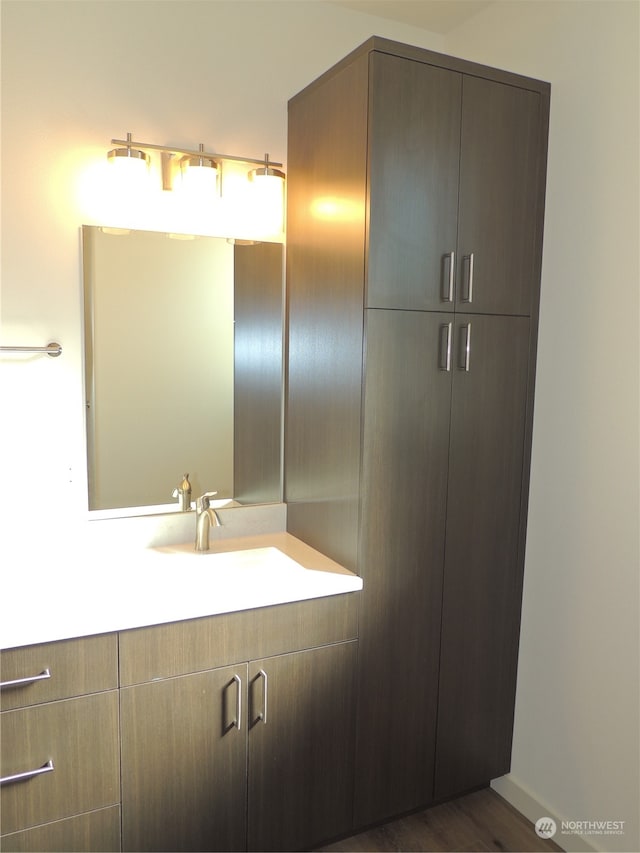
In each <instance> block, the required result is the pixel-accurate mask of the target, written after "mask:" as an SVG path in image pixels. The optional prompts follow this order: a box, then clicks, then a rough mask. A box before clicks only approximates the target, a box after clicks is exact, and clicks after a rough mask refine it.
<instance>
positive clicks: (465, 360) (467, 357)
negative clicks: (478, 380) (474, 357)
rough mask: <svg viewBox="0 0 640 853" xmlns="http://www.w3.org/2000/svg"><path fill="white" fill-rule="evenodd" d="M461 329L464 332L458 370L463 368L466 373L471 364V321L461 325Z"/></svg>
mask: <svg viewBox="0 0 640 853" xmlns="http://www.w3.org/2000/svg"><path fill="white" fill-rule="evenodd" d="M462 331H463V332H464V338H463V344H462V359H461V364H460V370H464V371H466V372H467V373H468V372H469V369H470V366H471V323H467V325H466V326H462Z"/></svg>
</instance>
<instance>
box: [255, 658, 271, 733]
mask: <svg viewBox="0 0 640 853" xmlns="http://www.w3.org/2000/svg"><path fill="white" fill-rule="evenodd" d="M258 678H261V679H262V711H260V713H259V714H258V716H257V717H256V719H257V720H262V722H263V723H264V724H265V726H266V725H267V698H268V695H269V681H268V679H267V673H266V672H265V671H264V669H261V670H260V672H259V673H258Z"/></svg>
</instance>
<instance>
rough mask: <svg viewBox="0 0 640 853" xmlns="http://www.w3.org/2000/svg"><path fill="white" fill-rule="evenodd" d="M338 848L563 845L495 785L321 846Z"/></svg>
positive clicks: (461, 850) (426, 850)
mask: <svg viewBox="0 0 640 853" xmlns="http://www.w3.org/2000/svg"><path fill="white" fill-rule="evenodd" d="M319 849H320V850H321V851H335V853H373V851H393V853H400V852H401V853H437V852H438V851H448V853H451V851H457V853H471V851H474V853H475V851H492V850H493V851H510V853H525V851H527V852H528V851H546V850H562V848H561V847H558V845H557V844H554V843H553V842H552V841H548V840H545V839H543V838H539V837H538V836H537V835H536V833H535V830H534V828H533V825H532V824H531V823H530V822H529V821H528V820H527V819H526V818H525V817H524V816H523V815H521V814H520V812H518V811H516V810H515V809H514V808H513V806H511V805H510V804H509V803H507V802H506V800H504V799H503V798H502V797H500V796H499V795H498V794H496V793H495V791H493V790H492V789H491V788H483V789H482V790H481V791H475V792H474V793H472V794H468V795H467V796H466V797H460V798H459V799H457V800H451V801H450V802H447V803H442V804H441V805H439V806H433V807H432V808H430V809H425V810H424V811H421V812H416V813H414V814H411V815H407V816H405V817H402V818H398V819H397V820H392V821H389V822H388V823H385V824H383V825H382V826H377V827H375V828H373V829H369V830H367V831H365V832H362V833H360V834H359V835H352V836H350V837H349V838H345V839H343V840H342V841H337V842H335V843H333V844H329V845H327V846H326V847H321V848H319Z"/></svg>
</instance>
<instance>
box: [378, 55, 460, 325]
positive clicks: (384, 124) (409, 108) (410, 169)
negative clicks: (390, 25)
mask: <svg viewBox="0 0 640 853" xmlns="http://www.w3.org/2000/svg"><path fill="white" fill-rule="evenodd" d="M370 73H371V76H370V104H369V117H370V118H369V233H368V298H367V305H368V307H369V308H404V309H407V310H417V311H438V310H440V311H450V310H451V308H452V302H453V292H452V291H453V270H452V269H451V264H452V263H453V260H454V257H453V256H454V253H455V248H456V233H457V206H458V171H459V148H460V100H461V90H462V79H461V75H460V74H458V73H457V72H453V71H448V70H446V69H442V68H437V67H435V66H432V65H426V64H424V63H421V62H415V61H413V60H409V59H403V58H400V57H396V56H390V55H387V54H381V53H373V54H372V58H371V72H370Z"/></svg>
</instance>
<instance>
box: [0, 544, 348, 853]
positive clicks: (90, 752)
mask: <svg viewBox="0 0 640 853" xmlns="http://www.w3.org/2000/svg"><path fill="white" fill-rule="evenodd" d="M276 551H277V552H278V555H282V554H284V555H285V557H286V558H287V560H289V561H290V563H291V565H289V564H288V563H287V562H286V561H284V562H283V566H284V567H283V568H279V567H278V566H277V561H278V559H281V558H280V557H278V556H276V557H274V553H273V552H276ZM242 555H248V557H247V559H248V563H246V562H245V560H244V559H243V556H242ZM115 556H116V555H115V554H111V555H110V557H111V558H115ZM218 558H220V560H222V562H220V560H219V559H218ZM227 558H232V559H233V560H234V561H235V563H234V565H233V570H234V577H231V578H229V577H228V575H229V567H230V565H231V564H230V563H229V560H228V559H227ZM274 559H275V561H276V562H275V563H274ZM265 560H266V562H265ZM216 561H217V562H216ZM124 562H125V564H127V568H126V569H125V570H124V571H123V572H122V574H121V576H120V580H121V582H122V584H123V585H124V584H125V583H126V580H125V579H126V575H127V573H128V566H131V570H132V571H135V563H136V560H135V557H134V558H133V559H132V558H131V556H129V557H128V558H127V559H126V560H125V561H124ZM281 562H282V561H281ZM138 563H139V571H140V573H141V574H142V576H143V578H144V576H145V572H146V571H147V570H149V571H150V572H153V577H151V576H148V577H147V578H145V580H150V579H154V580H155V583H156V584H157V585H159V587H160V588H159V589H155V590H154V588H153V587H151V586H147V590H148V594H149V595H148V597H149V598H150V599H151V602H146V603H145V602H141V606H140V608H139V613H140V614H144V615H143V616H138V617H136V616H134V615H133V613H134V611H133V610H131V609H129V610H127V609H126V608H123V609H121V611H120V614H119V613H118V610H117V597H118V596H120V595H121V594H122V591H121V590H120V592H119V593H118V596H114V597H113V598H110V596H109V594H108V593H106V594H105V595H104V596H103V598H102V601H101V610H103V611H104V610H105V609H106V611H107V613H106V614H105V615H104V617H103V618H104V620H105V621H104V622H103V627H106V625H107V623H108V622H109V620H110V621H111V623H112V624H113V626H114V627H119V628H120V629H119V630H114V631H111V632H108V633H104V634H100V635H97V636H82V637H73V638H71V639H65V640H59V641H57V642H52V643H36V644H33V645H22V646H20V647H14V648H5V649H4V650H3V651H2V652H1V653H0V654H1V659H0V663H1V672H2V682H3V683H5V684H6V683H7V682H16V681H17V682H19V683H17V684H14V685H13V686H11V685H10V684H9V685H8V686H7V687H6V688H5V689H3V690H2V693H1V694H0V696H1V703H2V704H1V714H2V716H1V718H0V723H1V725H2V775H3V778H6V777H12V776H13V777H16V776H18V775H19V774H23V777H22V778H21V779H20V778H14V779H11V778H9V779H8V781H7V782H6V783H5V784H3V785H2V789H1V793H0V796H1V798H2V799H1V806H2V849H3V850H6V851H11V850H16V851H18V850H33V851H35V850H43V849H46V850H48V851H55V850H60V851H62V850H64V851H73V850H83V851H89V850H96V851H97V850H101V851H106V850H109V851H116V850H120V849H122V850H130V851H139V850H174V851H175V850H246V849H251V850H284V849H292V850H293V849H301V848H304V847H307V846H309V845H311V844H313V843H314V842H317V841H318V840H319V839H323V838H327V837H331V836H335V835H339V834H341V833H344V832H347V831H348V830H349V829H350V825H351V806H350V803H351V791H352V787H353V776H352V774H353V763H352V761H351V755H352V752H353V745H354V737H355V728H354V726H355V666H356V647H357V605H358V595H359V593H358V590H359V589H360V588H361V586H362V582H361V580H360V579H359V578H358V577H356V576H355V575H352V574H351V573H350V572H347V571H345V570H344V569H342V568H341V567H340V566H337V565H336V564H334V563H332V561H330V560H328V559H326V558H324V557H323V556H322V555H321V554H318V553H317V552H314V551H313V549H311V548H309V547H308V546H305V545H304V544H303V543H301V542H298V541H297V540H295V539H294V537H292V536H289V535H288V534H286V533H277V534H273V535H265V536H258V537H248V538H246V539H240V540H228V541H227V542H225V543H220V545H219V550H217V551H214V552H213V553H211V554H195V553H194V552H191V553H190V552H189V551H188V546H185V547H184V548H182V547H181V546H177V547H174V546H169V547H163V548H159V549H149V551H148V552H145V553H141V554H139V555H138ZM191 566H193V569H192V568H191ZM274 566H275V567H274ZM185 567H186V568H185ZM245 567H246V571H245ZM165 571H171V572H176V571H177V572H178V573H179V575H180V577H181V582H182V584H183V585H186V586H191V591H192V595H191V601H192V603H191V605H190V607H191V611H192V613H193V614H194V616H195V618H185V617H186V616H187V611H186V610H185V609H184V607H185V604H184V601H181V596H180V595H179V594H175V590H174V588H173V586H172V585H166V584H164V582H165V581H166V580H167V576H165V575H164V572H165ZM247 572H248V574H247ZM260 572H262V573H263V582H262V583H260V581H259V580H257V579H256V578H257V575H258V574H259V573H260ZM190 573H191V574H190ZM243 573H244V574H243ZM203 574H206V575H207V577H203ZM114 575H115V577H114ZM224 576H227V577H226V580H227V581H229V582H230V584H231V586H232V587H233V589H232V591H231V592H228V591H226V592H225V577H224ZM69 579H70V580H76V579H77V578H69ZM250 579H252V580H251V582H250ZM117 581H118V571H117V570H116V571H115V572H114V571H113V569H112V572H111V577H110V583H116V585H117ZM237 581H238V582H239V583H240V585H244V586H245V587H247V588H246V590H245V593H246V594H245V599H244V600H245V602H246V603H248V604H250V605H252V607H251V609H242V606H243V601H242V597H241V593H240V592H239V591H238V588H237V587H238V583H236V582H237ZM283 581H284V582H283ZM163 584H164V589H163ZM216 587H217V588H219V590H220V594H219V595H216V592H215V590H216ZM142 589H143V587H136V585H135V582H134V583H133V585H132V588H131V589H130V592H131V593H133V594H134V595H137V596H139V595H141V594H142ZM256 595H257V596H264V597H265V598H264V599H263V600H264V601H267V600H268V601H270V603H269V604H265V605H264V606H259V603H258V604H257V602H258V599H257V598H256ZM239 596H240V597H239ZM63 599H64V596H63V595H60V596H59V599H58V601H56V600H49V606H50V607H51V608H52V610H53V611H54V612H55V611H56V610H57V611H58V613H59V615H60V617H61V618H62V621H61V622H59V621H58V620H57V619H56V620H55V621H56V624H57V625H58V627H57V629H56V628H51V629H50V630H51V631H52V632H55V630H57V631H58V632H61V633H63V634H64V633H68V632H69V631H73V624H74V623H73V610H74V609H82V607H83V605H86V604H87V602H86V601H83V596H82V594H81V593H80V595H79V597H78V599H76V600H75V601H73V602H67V603H65V601H64V600H63ZM154 599H155V601H154ZM194 599H195V600H194ZM278 599H280V601H281V603H278ZM230 607H233V608H236V609H233V610H228V608H230ZM154 608H155V611H156V614H157V616H156V621H157V622H161V624H156V623H154V617H153V610H154ZM220 610H223V611H224V612H217V611H220ZM65 611H66V612H65ZM172 611H173V613H175V614H176V616H177V617H180V618H176V621H172V615H171V614H172ZM207 612H210V613H212V614H213V615H203V614H206V613H207ZM140 618H142V619H143V620H144V622H141V623H140V624H138V625H136V624H135V621H136V619H137V620H138V621H139V620H140ZM124 623H127V624H128V625H129V626H130V627H124ZM147 623H148V624H147ZM4 631H5V633H4V634H3V645H5V646H6V645H7V643H9V642H10V636H8V634H7V633H6V632H7V631H10V626H5V629H4ZM22 639H23V640H24V639H26V637H25V635H24V633H23V634H22Z"/></svg>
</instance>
